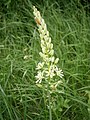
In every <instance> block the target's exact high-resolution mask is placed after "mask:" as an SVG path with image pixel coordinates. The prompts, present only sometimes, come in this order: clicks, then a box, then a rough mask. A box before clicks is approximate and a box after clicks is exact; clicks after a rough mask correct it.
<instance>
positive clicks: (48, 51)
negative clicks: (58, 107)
mask: <svg viewBox="0 0 90 120" xmlns="http://www.w3.org/2000/svg"><path fill="white" fill-rule="evenodd" d="M33 10H34V12H33V14H34V18H35V21H36V23H37V26H38V31H39V34H40V39H41V49H42V51H41V52H39V55H40V57H41V58H42V59H41V61H40V62H39V63H38V64H37V66H36V70H37V75H36V76H35V77H36V84H41V85H44V87H45V89H46V90H47V93H48V101H49V115H50V120H52V112H51V93H52V91H53V90H55V89H57V86H58V84H60V83H61V82H62V80H61V78H62V77H63V72H62V70H61V69H60V68H58V67H57V63H58V61H59V58H55V57H54V49H53V44H52V42H51V37H50V36H49V32H48V30H47V25H46V24H45V21H44V19H43V18H42V17H41V15H40V12H39V11H38V10H37V8H35V6H33Z"/></svg>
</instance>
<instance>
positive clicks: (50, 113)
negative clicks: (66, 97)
mask: <svg viewBox="0 0 90 120" xmlns="http://www.w3.org/2000/svg"><path fill="white" fill-rule="evenodd" d="M48 101H49V119H50V120H52V110H51V95H50V91H49V90H48Z"/></svg>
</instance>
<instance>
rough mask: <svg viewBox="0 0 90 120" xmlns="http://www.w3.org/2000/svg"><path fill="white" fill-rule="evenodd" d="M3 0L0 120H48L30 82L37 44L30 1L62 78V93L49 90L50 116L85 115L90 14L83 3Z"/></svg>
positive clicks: (70, 118) (74, 118)
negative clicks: (52, 97)
mask: <svg viewBox="0 0 90 120" xmlns="http://www.w3.org/2000/svg"><path fill="white" fill-rule="evenodd" d="M9 2H10V1H9V0H8V2H6V1H4V2H3V3H2V4H4V6H3V7H1V11H0V120H49V113H48V108H47V105H46V101H45V98H44V93H43V91H42V90H41V89H40V88H38V87H37V86H36V85H35V81H36V80H35V75H36V71H35V67H36V64H37V63H38V61H39V60H40V57H39V52H40V50H41V48H40V39H39V34H38V30H37V27H36V24H35V21H34V16H33V11H32V3H33V4H34V5H36V7H37V8H38V9H39V11H40V12H41V14H42V16H43V18H44V19H45V22H46V24H47V26H48V30H49V32H50V36H51V38H52V43H53V44H54V50H55V56H56V57H58V58H60V61H59V64H58V66H60V67H61V68H62V70H63V72H64V81H65V83H64V85H63V86H59V89H63V88H64V92H61V93H55V95H56V97H57V101H56V102H55V108H53V110H52V116H53V120H89V119H90V111H88V109H90V103H89V101H90V98H89V96H90V95H89V93H90V22H89V20H90V14H89V13H88V11H87V13H86V11H85V7H86V6H82V5H81V3H80V2H74V1H73V2H72V1H71V2H66V1H65V2H63V0H61V3H59V2H55V1H54V2H52V1H49V0H48V1H44V2H40V1H39V2H38V3H37V2H35V1H34V2H30V1H29V0H27V2H20V1H19V0H17V2H13V1H11V2H10V3H9ZM60 7H61V9H60ZM26 55H28V58H27V59H24V57H25V56H26ZM87 91H88V92H87ZM67 102H68V103H67Z"/></svg>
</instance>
